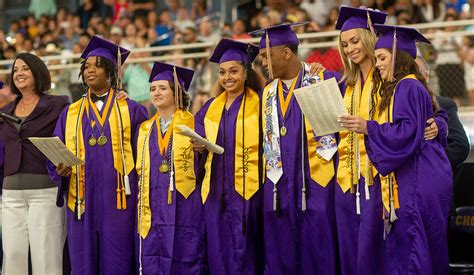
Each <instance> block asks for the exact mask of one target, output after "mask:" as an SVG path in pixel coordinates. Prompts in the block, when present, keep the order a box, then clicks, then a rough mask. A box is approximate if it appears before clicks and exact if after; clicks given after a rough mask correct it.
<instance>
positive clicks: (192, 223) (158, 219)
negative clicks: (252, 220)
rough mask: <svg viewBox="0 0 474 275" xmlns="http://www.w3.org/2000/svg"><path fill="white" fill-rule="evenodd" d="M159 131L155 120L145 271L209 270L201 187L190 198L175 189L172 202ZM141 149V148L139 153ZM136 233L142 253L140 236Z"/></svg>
mask: <svg viewBox="0 0 474 275" xmlns="http://www.w3.org/2000/svg"><path fill="white" fill-rule="evenodd" d="M157 132H158V131H157V128H156V125H155V124H153V129H152V132H151V136H150V139H149V145H150V208H151V213H152V220H151V228H150V231H149V232H148V235H147V236H146V238H145V239H143V240H142V268H143V274H144V275H148V274H190V275H191V274H205V273H206V272H207V271H206V269H207V267H206V265H205V263H204V261H205V253H204V252H205V250H204V223H203V222H202V221H203V211H202V208H203V206H202V201H201V193H200V192H201V190H200V188H199V186H196V189H195V190H194V191H193V192H192V193H191V194H190V195H189V197H188V198H187V199H185V198H184V197H183V195H181V193H179V192H177V191H176V190H175V191H173V193H172V194H173V198H172V204H171V205H169V204H168V187H169V173H166V174H162V173H160V172H159V171H158V167H159V166H160V164H161V163H162V161H161V159H162V158H161V155H160V150H159V148H158V136H157ZM140 150H141V149H140V148H138V154H141V153H140ZM136 236H137V238H136V249H137V250H136V251H137V252H136V254H137V257H139V249H140V247H139V240H140V237H139V235H138V234H136ZM137 266H138V267H139V265H137ZM137 270H138V269H137Z"/></svg>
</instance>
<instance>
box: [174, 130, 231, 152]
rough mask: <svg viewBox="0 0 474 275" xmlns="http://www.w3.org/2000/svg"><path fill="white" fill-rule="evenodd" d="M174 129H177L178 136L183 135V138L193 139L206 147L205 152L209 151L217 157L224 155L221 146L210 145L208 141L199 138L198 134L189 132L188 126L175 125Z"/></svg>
mask: <svg viewBox="0 0 474 275" xmlns="http://www.w3.org/2000/svg"><path fill="white" fill-rule="evenodd" d="M176 127H177V128H178V129H179V131H178V134H180V135H183V136H187V137H189V138H193V139H195V140H197V141H199V142H200V143H202V144H204V145H205V146H206V148H207V150H209V151H211V152H213V153H215V154H219V155H220V154H222V153H224V148H222V147H221V146H219V145H217V144H215V143H212V142H210V141H209V140H207V139H205V138H203V137H201V136H200V135H199V134H198V133H196V132H194V131H193V130H191V129H190V128H189V127H188V126H186V125H176Z"/></svg>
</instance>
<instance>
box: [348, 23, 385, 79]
mask: <svg viewBox="0 0 474 275" xmlns="http://www.w3.org/2000/svg"><path fill="white" fill-rule="evenodd" d="M355 30H357V34H358V35H359V37H360V41H361V43H362V47H363V50H364V52H365V54H366V55H367V56H368V57H369V58H370V60H371V61H372V64H375V42H376V41H377V37H376V36H375V35H374V34H372V33H371V32H370V30H366V29H360V28H357V29H355ZM339 54H340V55H341V59H342V63H343V64H344V74H343V76H342V80H341V81H346V86H354V85H355V84H356V82H357V79H358V78H359V77H360V72H361V71H360V66H358V65H357V64H353V63H352V61H350V59H349V57H347V55H345V54H344V48H343V46H342V41H341V35H339Z"/></svg>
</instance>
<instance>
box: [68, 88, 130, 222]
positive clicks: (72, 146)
mask: <svg viewBox="0 0 474 275" xmlns="http://www.w3.org/2000/svg"><path fill="white" fill-rule="evenodd" d="M110 93H111V94H109V98H110V97H113V91H112V90H111V91H110ZM108 104H109V105H108V106H106V107H105V108H106V109H107V108H112V110H111V112H110V115H109V117H108V120H107V118H104V121H99V123H101V122H104V124H103V127H104V128H105V123H106V122H107V121H108V123H109V126H110V127H109V128H110V137H111V146H112V154H113V160H114V168H115V170H116V171H117V190H116V191H117V209H126V197H125V185H124V182H123V177H124V176H127V175H128V174H130V172H131V171H132V170H133V168H134V167H135V165H134V162H133V151H132V144H131V125H130V114H129V109H128V104H127V101H126V100H125V99H123V100H117V99H113V100H110V102H109V101H108ZM81 105H82V108H81ZM92 105H93V106H91V107H92V108H94V107H95V104H92ZM88 108H89V103H88V100H87V99H86V98H82V99H81V100H78V101H77V102H75V103H73V104H71V105H70V106H69V109H68V113H67V116H66V125H65V128H66V130H65V143H66V146H67V147H68V149H69V150H71V152H72V153H73V154H76V135H77V140H78V141H79V142H78V144H77V151H78V152H77V154H78V156H79V158H80V159H81V160H85V154H86V153H85V147H84V138H85V137H84V135H83V133H82V117H83V115H84V111H85V110H87V109H88ZM81 109H82V110H81ZM106 109H104V113H105V110H106ZM93 110H94V109H93ZM89 123H93V122H92V121H90V122H89ZM96 123H97V122H96ZM120 128H121V129H122V131H120ZM76 130H77V133H76ZM121 141H122V144H123V156H124V159H125V167H126V171H124V163H123V160H122V151H121V150H122V149H121V144H120V143H121ZM106 146H107V145H106ZM84 170H85V166H84V165H82V166H80V167H79V169H76V167H72V173H71V177H70V181H69V193H68V207H69V209H71V211H74V206H75V205H74V204H75V202H76V199H77V194H76V193H77V191H76V187H77V184H79V190H80V191H79V199H80V200H81V213H80V214H82V213H84V211H85V199H84V190H85V189H84V188H85V171H84ZM76 175H78V176H79V183H77V180H76Z"/></svg>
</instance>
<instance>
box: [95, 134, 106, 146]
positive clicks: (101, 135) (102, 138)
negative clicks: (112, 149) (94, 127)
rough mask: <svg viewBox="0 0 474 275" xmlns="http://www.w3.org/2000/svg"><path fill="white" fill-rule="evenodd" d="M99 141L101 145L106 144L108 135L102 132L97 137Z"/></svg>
mask: <svg viewBox="0 0 474 275" xmlns="http://www.w3.org/2000/svg"><path fill="white" fill-rule="evenodd" d="M97 143H99V145H100V146H104V145H105V144H106V143H107V137H106V136H104V133H102V134H100V137H99V138H98V139H97Z"/></svg>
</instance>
